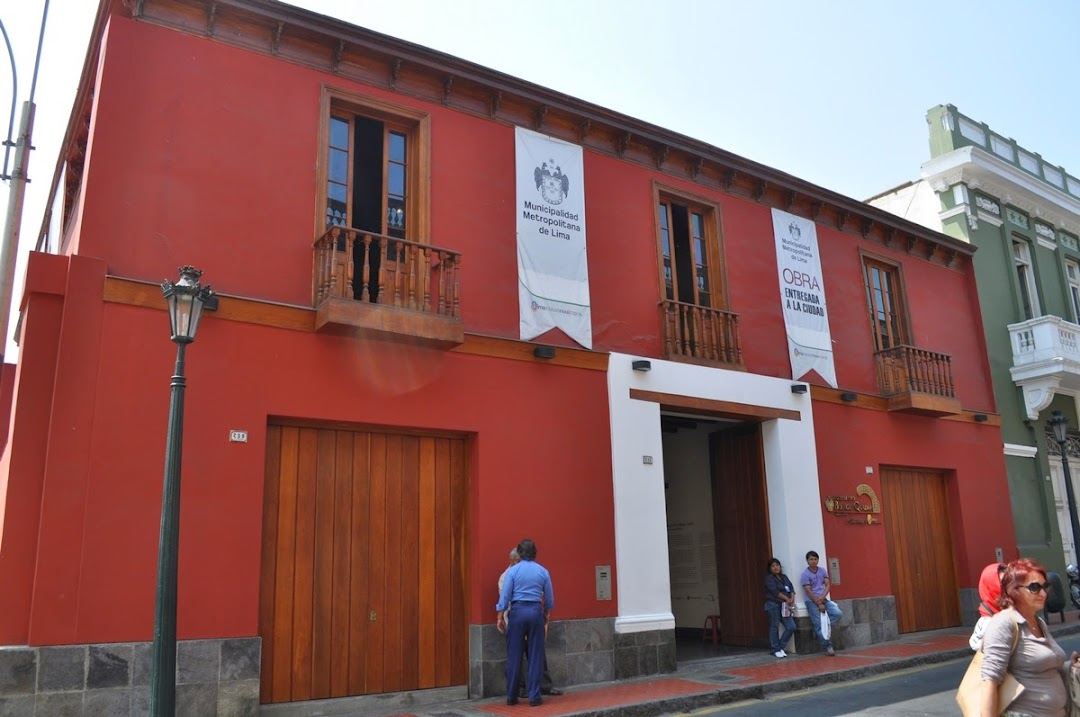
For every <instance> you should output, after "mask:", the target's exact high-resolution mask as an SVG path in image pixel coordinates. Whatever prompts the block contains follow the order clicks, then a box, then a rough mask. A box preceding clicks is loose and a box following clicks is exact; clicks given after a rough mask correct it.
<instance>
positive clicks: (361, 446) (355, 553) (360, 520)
mask: <svg viewBox="0 0 1080 717" xmlns="http://www.w3.org/2000/svg"><path fill="white" fill-rule="evenodd" d="M352 454H353V467H352V476H353V481H352V482H353V494H352V515H353V521H352V525H351V526H350V527H351V529H350V531H349V534H350V542H351V544H352V546H353V550H352V553H351V555H350V560H349V595H350V596H351V597H352V601H351V602H350V610H349V686H348V690H347V692H346V693H345V694H349V695H362V694H364V693H365V691H366V689H367V687H366V685H367V642H368V634H367V631H368V626H369V625H370V624H371V621H370V620H369V619H368V612H367V604H366V602H365V600H364V599H363V597H364V596H365V590H366V589H367V585H368V581H369V579H370V577H369V570H370V557H369V555H368V553H369V551H368V550H367V547H368V544H367V531H368V524H369V520H368V515H369V512H370V505H371V498H370V497H371V481H370V480H356V479H355V477H356V476H363V475H366V474H367V472H368V466H369V465H370V463H369V461H370V459H371V434H369V433H356V434H354V435H353V447H352Z"/></svg>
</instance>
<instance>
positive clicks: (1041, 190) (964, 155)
mask: <svg viewBox="0 0 1080 717" xmlns="http://www.w3.org/2000/svg"><path fill="white" fill-rule="evenodd" d="M922 176H923V178H924V179H925V180H926V181H928V182H930V186H931V187H932V188H933V189H934V190H935V191H937V192H944V191H946V190H948V189H950V188H951V187H953V186H955V185H957V184H965V185H967V186H968V187H969V188H971V189H978V190H979V191H981V192H984V193H986V194H989V195H992V196H994V197H995V198H997V199H999V200H1001V201H1002V202H1004V203H1005V204H1010V205H1012V206H1014V207H1017V208H1018V209H1022V210H1023V211H1025V212H1027V213H1028V214H1030V215H1031V216H1032V217H1035V218H1037V219H1040V220H1042V221H1044V222H1046V223H1048V224H1053V225H1054V226H1056V227H1057V228H1059V229H1064V230H1066V231H1068V232H1072V233H1074V234H1075V233H1077V232H1080V200H1077V199H1076V198H1075V197H1073V196H1071V195H1069V194H1066V193H1065V192H1062V191H1059V190H1057V189H1054V188H1053V187H1051V186H1049V185H1047V184H1045V183H1044V182H1041V181H1039V180H1038V179H1036V178H1035V177H1032V176H1030V175H1028V174H1027V173H1026V172H1024V171H1023V170H1021V169H1020V168H1018V167H1015V166H1013V165H1012V164H1009V163H1008V162H1004V161H1002V160H1000V159H998V158H997V157H995V156H993V155H992V154H990V153H989V152H987V151H985V150H983V149H980V148H979V147H972V146H968V147H961V148H960V149H955V150H953V151H951V152H948V153H947V154H943V155H941V156H940V157H934V158H933V159H931V160H929V161H927V162H924V163H923V165H922Z"/></svg>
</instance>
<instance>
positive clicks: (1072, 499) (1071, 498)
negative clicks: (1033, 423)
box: [1050, 411, 1080, 562]
mask: <svg viewBox="0 0 1080 717" xmlns="http://www.w3.org/2000/svg"><path fill="white" fill-rule="evenodd" d="M1050 427H1051V428H1052V429H1054V440H1055V441H1057V444H1058V446H1060V447H1061V468H1062V470H1063V471H1065V500H1066V502H1067V503H1068V505H1069V521H1070V522H1071V523H1072V539H1073V561H1074V562H1075V561H1077V560H1080V556H1078V552H1080V544H1078V543H1077V542H1076V541H1077V539H1078V538H1080V520H1078V519H1077V517H1076V495H1075V494H1074V491H1073V483H1072V476H1071V475H1069V452H1068V451H1067V450H1065V442H1066V441H1068V440H1069V419H1068V418H1066V417H1065V416H1063V415H1062V414H1061V411H1054V412H1053V414H1051V416H1050Z"/></svg>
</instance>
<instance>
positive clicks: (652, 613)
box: [608, 353, 828, 632]
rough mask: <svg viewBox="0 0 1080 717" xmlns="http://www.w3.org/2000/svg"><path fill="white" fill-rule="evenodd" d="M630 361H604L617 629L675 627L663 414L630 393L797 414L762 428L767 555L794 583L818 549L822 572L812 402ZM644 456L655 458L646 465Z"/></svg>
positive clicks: (785, 386) (739, 379)
mask: <svg viewBox="0 0 1080 717" xmlns="http://www.w3.org/2000/svg"><path fill="white" fill-rule="evenodd" d="M635 358H638V357H635V356H628V355H625V354H615V353H613V354H611V357H610V359H609V361H608V402H609V406H610V415H611V465H612V481H613V493H614V501H615V560H616V570H615V575H616V582H617V586H618V600H619V614H618V617H617V618H616V620H615V630H616V631H617V632H639V631H644V630H663V629H673V628H674V627H675V617H674V614H673V613H672V609H671V581H670V576H669V568H668V544H667V516H666V512H665V499H664V456H663V444H662V439H661V434H660V406H659V405H658V404H656V403H652V402H648V401H637V400H632V399H631V398H630V389H631V388H637V389H642V390H646V391H659V392H661V393H672V394H678V395H682V396H692V397H698V398H705V399H710V400H717V401H734V402H737V403H745V404H750V405H756V406H765V407H769V408H780V409H787V410H792V411H798V412H799V414H800V418H801V420H799V421H791V420H785V419H778V420H773V421H766V422H765V423H764V424H763V426H762V440H763V443H764V448H765V477H766V484H767V487H768V491H769V522H770V526H771V529H772V544H773V551H774V553H775V555H776V557H777V558H779V559H780V561H781V562H782V563H783V564H784V570H785V572H786V573H787V574H788V575H789V576H791V578H792V580H797V579H798V574H799V573H800V572H801V571H802V568H803V567H805V564H806V563H805V560H804V559H803V555H804V554H805V552H806V551H807V550H810V549H813V550H816V551H817V552H818V553H820V554H821V559H822V565H827V564H828V563H827V555H826V552H827V551H826V546H825V531H824V528H823V524H822V518H821V510H822V508H821V505H822V504H821V494H820V490H819V488H818V472H817V450H816V447H815V445H814V417H813V413H812V411H811V407H810V394H808V393H806V394H801V395H798V394H793V393H791V384H792V383H796V382H795V381H791V380H789V379H781V378H774V377H772V376H758V375H755V374H749V373H746V372H743V371H727V370H724V369H716V368H707V367H704V366H694V365H690V364H682V363H677V362H673V361H661V360H659V359H650V361H651V362H652V370H651V371H649V372H641V371H634V370H633V369H632V368H631V367H630V363H631V361H633V360H634V359H635ZM643 456H652V460H653V462H652V464H651V465H646V464H645V463H644V462H643V461H642V457H643Z"/></svg>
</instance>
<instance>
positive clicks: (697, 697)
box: [386, 611, 1080, 717]
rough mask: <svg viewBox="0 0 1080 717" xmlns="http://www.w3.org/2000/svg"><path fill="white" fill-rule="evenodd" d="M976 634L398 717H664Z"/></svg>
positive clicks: (951, 645) (875, 670)
mask: <svg viewBox="0 0 1080 717" xmlns="http://www.w3.org/2000/svg"><path fill="white" fill-rule="evenodd" d="M1066 616H1067V619H1066V621H1065V622H1058V621H1057V616H1056V615H1054V616H1051V623H1050V631H1051V632H1052V633H1053V634H1054V635H1055V637H1062V636H1067V635H1075V634H1080V615H1078V614H1077V613H1076V612H1075V611H1070V612H1068V613H1066ZM970 636H971V629H970V628H963V627H961V628H953V629H949V630H937V631H934V632H923V633H912V634H908V635H902V636H901V637H900V639H899V640H897V641H895V642H887V643H879V644H877V645H873V646H870V647H864V648H855V649H851V650H844V651H842V652H837V653H836V657H826V656H825V655H821V654H814V655H807V656H805V657H800V656H794V655H793V656H791V657H788V658H785V659H777V658H775V657H773V656H772V655H769V654H768V653H754V654H747V655H739V656H733V657H722V658H716V659H707V660H700V661H695V662H689V663H682V664H680V665H679V667H678V670H677V671H676V672H675V673H673V674H669V675H663V676H657V677H651V678H641V679H635V680H625V681H619V682H605V683H600V684H594V685H581V686H577V687H570V688H567V689H566V690H565V692H566V694H564V695H560V696H557V697H545V698H544V704H542V705H540V706H538V707H530V706H529V704H528V701H527V700H522V701H521V702H520V703H519V704H517V705H514V706H509V705H507V704H506V700H505V699H496V698H491V697H487V698H483V699H475V700H460V701H456V702H445V703H441V704H429V705H424V706H422V707H418V708H417V709H415V710H411V711H408V712H401V711H398V712H396V713H390V712H388V713H386V714H387V716H388V717H389V715H391V714H393V717H492V715H497V716H498V717H569V716H571V715H572V716H573V717H615V715H618V717H657V716H658V715H664V714H670V713H676V712H688V711H692V710H697V709H702V708H704V707H709V706H713V705H720V704H727V703H730V702H738V701H741V700H749V699H762V698H764V697H765V696H766V695H769V694H777V693H782V692H792V691H796V690H803V689H807V688H809V687H815V686H817V685H823V684H829V683H837V682H848V681H851V680H857V679H862V678H864V677H868V676H871V675H877V674H881V673H885V672H893V671H897V670H904V669H907V668H910V667H915V666H917V665H924V664H930V663H937V662H947V661H949V660H955V659H959V658H970V657H971V655H972V652H971V649H970V648H969V647H968V644H967V642H968V638H969V637H970Z"/></svg>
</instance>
